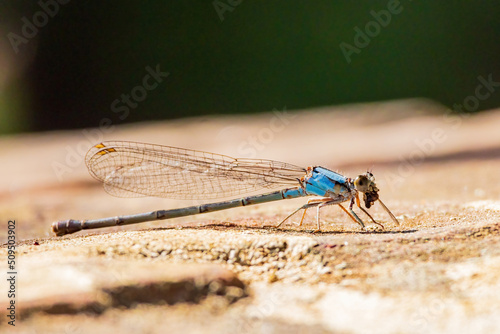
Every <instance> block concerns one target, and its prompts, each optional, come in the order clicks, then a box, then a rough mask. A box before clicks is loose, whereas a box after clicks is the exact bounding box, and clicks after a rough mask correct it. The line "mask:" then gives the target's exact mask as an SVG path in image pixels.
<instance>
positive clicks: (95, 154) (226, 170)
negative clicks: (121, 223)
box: [85, 141, 305, 199]
mask: <svg viewBox="0 0 500 334" xmlns="http://www.w3.org/2000/svg"><path fill="white" fill-rule="evenodd" d="M85 162H86V164H87V167H88V169H89V172H90V174H91V175H92V176H93V177H95V178H96V179H98V180H99V181H101V182H103V183H104V189H105V190H106V191H107V192H108V193H110V194H111V195H114V196H119V197H138V196H156V197H167V198H176V199H210V198H221V197H229V196H234V195H239V194H244V193H251V192H254V191H258V190H270V189H278V188H284V187H287V186H298V185H299V183H298V179H300V178H301V177H302V176H304V174H305V169H304V168H302V167H297V166H294V165H291V164H287V163H283V162H279V161H272V160H255V159H234V158H231V157H228V156H225V155H220V154H213V153H207V152H202V151H194V150H187V149H182V148H176V147H169V146H161V145H154V144H144V143H136V142H124V141H108V142H103V143H100V144H98V145H96V146H94V147H92V148H91V149H90V150H89V152H88V153H87V155H86V157H85Z"/></svg>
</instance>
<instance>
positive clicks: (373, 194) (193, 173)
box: [52, 141, 399, 236]
mask: <svg viewBox="0 0 500 334" xmlns="http://www.w3.org/2000/svg"><path fill="white" fill-rule="evenodd" d="M85 162H86V164H87V167H88V169H89V172H90V174H91V175H92V176H93V177H95V178H96V179H98V180H99V181H101V182H102V183H103V184H104V189H105V190H106V191H107V192H108V193H110V194H112V195H114V196H121V197H137V196H158V197H167V198H177V199H203V200H206V199H213V198H223V197H229V196H236V195H241V194H244V193H247V194H248V193H252V192H257V191H266V190H267V191H271V190H274V191H271V192H268V193H265V194H263V195H254V196H248V197H243V198H239V199H234V200H230V201H224V202H216V203H209V204H202V205H197V206H191V207H187V208H181V209H173V210H158V211H152V212H147V213H142V214H136V215H129V216H118V217H110V218H104V219H94V220H82V221H79V220H73V219H70V220H65V221H59V222H55V223H53V224H52V231H53V232H54V233H56V235H58V236H61V235H65V234H69V233H74V232H77V231H80V230H82V229H93V228H100V227H108V226H117V225H127V224H136V223H141V222H146V221H151V220H160V219H169V218H175V217H182V216H189V215H195V214H199V213H205V212H212V211H218V210H224V209H229V208H234V207H238V206H246V205H252V204H259V203H265V202H271V201H276V200H281V199H288V198H296V197H302V196H320V197H319V198H312V199H310V200H309V201H308V202H307V204H305V205H303V206H301V207H299V208H298V209H297V210H295V211H294V212H292V213H291V214H290V215H288V216H287V217H286V218H285V219H283V221H281V223H279V224H278V225H277V226H276V227H279V226H281V225H282V224H283V223H284V222H285V221H286V220H287V219H288V218H290V217H291V216H292V215H294V214H295V213H296V212H298V211H299V210H301V209H303V210H304V213H303V215H302V219H301V221H300V224H299V226H301V225H302V221H303V220H304V216H305V213H306V210H307V209H309V208H312V207H316V208H317V213H316V224H317V229H316V231H319V230H320V215H319V213H320V209H321V208H322V207H324V206H327V205H338V206H340V208H342V210H343V211H344V212H345V213H346V214H347V215H348V216H349V217H350V218H351V219H352V220H353V221H355V222H356V223H358V224H359V225H360V226H361V228H363V229H364V228H365V224H364V223H363V221H362V220H361V219H360V218H359V217H358V215H357V214H356V213H355V212H354V211H353V207H354V205H355V204H356V205H357V207H358V208H359V209H361V211H363V212H364V213H365V214H366V215H367V216H368V217H369V218H370V219H371V221H372V222H373V223H375V224H377V225H379V226H381V227H382V228H383V226H382V224H380V223H378V222H376V221H375V219H373V217H372V216H371V215H370V214H369V213H368V212H367V211H366V210H365V209H364V208H363V207H362V206H361V204H360V199H359V193H362V194H363V202H364V206H365V207H366V208H367V209H368V208H370V207H371V206H372V205H373V204H374V203H375V202H376V201H378V202H379V203H380V204H381V206H382V207H383V208H384V210H385V211H387V213H388V214H389V216H390V217H391V219H392V220H393V221H394V222H395V223H396V224H397V225H399V222H398V220H397V219H396V217H395V216H394V215H393V214H392V213H391V211H390V210H389V209H388V208H387V207H386V206H385V204H384V203H383V202H382V201H381V200H380V198H379V195H378V192H379V189H378V188H377V185H376V184H375V178H374V176H373V174H372V173H371V172H366V173H364V174H361V175H359V176H358V177H357V178H356V179H354V180H352V179H350V178H348V177H345V176H343V175H341V174H338V173H336V172H333V171H331V170H329V169H326V168H324V167H319V166H315V167H308V168H302V167H298V166H294V165H291V164H288V163H284V162H279V161H273V160H257V159H234V158H231V157H228V156H225V155H220V154H214V153H208V152H202V151H194V150H187V149H182V148H176V147H169V146H161V145H153V144H145V143H136V142H126V141H108V142H102V143H100V144H97V145H95V146H94V147H92V148H91V149H90V150H89V152H88V153H87V155H86V157H85ZM278 189H279V190H278ZM344 202H349V206H348V207H347V208H345V207H344V206H343V205H342V203H344Z"/></svg>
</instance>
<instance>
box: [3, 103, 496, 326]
mask: <svg viewBox="0 0 500 334" xmlns="http://www.w3.org/2000/svg"><path fill="white" fill-rule="evenodd" d="M442 113H443V111H442V110H440V109H439V106H437V105H434V104H429V103H427V102H425V101H418V100H414V101H397V102H393V103H387V104H375V105H359V106H349V107H345V108H338V109H335V110H333V109H332V110H330V109H324V110H313V111H308V112H304V113H297V114H294V113H289V114H286V113H281V114H279V115H277V114H276V113H274V114H273V113H270V114H263V115H260V116H254V117H250V116H246V117H243V118H237V117H234V118H210V119H203V120H202V119H193V120H184V121H176V122H165V123H152V124H141V125H134V126H122V127H116V128H115V129H114V130H113V131H112V132H111V133H107V134H102V133H99V132H91V133H92V136H93V137H94V138H95V139H96V140H97V141H99V140H101V139H123V140H137V141H144V142H154V143H163V144H167V145H173V146H180V147H187V148H197V149H202V150H207V151H213V152H218V153H223V154H228V155H232V156H242V157H249V158H253V157H261V158H272V159H277V160H282V161H286V162H290V163H294V164H297V165H304V166H307V165H311V164H313V165H314V164H317V165H324V166H326V167H329V168H331V169H334V170H340V171H342V172H343V173H344V174H346V175H349V176H355V175H356V174H358V173H361V172H363V171H364V170H366V168H371V169H372V170H373V173H374V174H375V176H376V178H377V180H378V187H379V188H380V189H381V191H380V194H381V198H382V199H383V200H384V202H385V203H386V204H387V206H388V207H389V208H391V210H392V211H393V212H394V214H395V215H396V216H397V217H398V219H399V220H400V222H401V225H400V226H395V225H394V223H392V222H391V221H390V219H389V217H388V216H387V215H386V213H385V212H384V211H383V210H382V209H381V208H380V206H378V205H375V206H374V207H373V208H371V209H370V212H371V213H372V214H373V216H374V217H375V219H376V220H377V221H379V222H381V223H383V224H384V226H385V229H383V230H382V229H380V228H377V227H376V226H374V225H369V228H368V229H367V231H360V229H359V226H358V225H356V224H355V223H353V222H352V221H350V220H349V219H348V217H346V216H345V214H344V213H343V212H342V211H341V210H339V209H338V208H335V207H326V208H323V209H322V214H321V218H322V231H321V232H319V233H313V232H312V231H313V230H314V228H315V210H310V212H309V211H308V213H307V215H306V220H305V221H304V225H303V226H302V227H298V221H299V220H300V213H298V214H297V215H296V216H294V217H292V219H291V220H290V221H288V222H287V223H286V224H284V225H282V227H281V228H280V229H276V228H275V227H274V226H275V225H276V223H277V222H278V221H280V219H282V218H284V217H285V216H286V215H287V214H288V213H289V212H291V211H293V209H294V208H296V207H298V206H300V205H301V204H303V203H304V202H305V199H297V200H287V201H280V202H275V203H268V204H263V205H258V206H249V207H244V208H238V209H231V210H226V211H221V212H216V213H211V214H205V215H198V216H193V217H184V218H178V219H174V220H170V221H163V222H152V223H145V224H141V225H134V226H127V227H119V228H108V229H102V230H90V231H82V232H79V233H76V234H72V235H68V236H65V237H61V238H57V237H53V236H51V234H50V223H51V222H52V221H54V220H61V219H68V218H76V219H81V218H98V217H107V216H115V215H118V214H132V213H139V212H143V211H150V210H154V209H168V208H176V207H181V206H188V205H192V204H193V202H186V201H184V202H183V201H173V200H165V199H155V198H141V199H123V198H113V197H111V196H109V195H107V194H106V193H105V192H104V191H103V190H102V188H101V187H100V185H99V184H98V183H97V182H96V181H94V180H93V179H92V178H91V177H90V176H89V175H88V174H87V172H86V169H85V166H84V165H83V162H82V160H79V158H78V157H80V159H81V158H82V157H83V155H84V153H85V152H84V151H85V149H84V148H87V147H90V146H91V145H92V144H94V142H90V141H89V140H88V139H87V137H88V135H85V134H84V133H83V132H82V131H74V132H65V133H47V134H39V135H21V136H16V137H10V138H3V139H1V140H0V141H1V146H0V147H1V148H2V149H1V150H0V157H1V160H2V165H1V166H0V168H1V170H2V173H0V189H2V191H1V192H0V198H1V199H2V200H1V202H0V217H1V218H2V221H4V222H5V224H4V225H3V226H5V227H4V228H3V229H2V230H0V237H1V238H2V240H3V241H4V242H5V241H6V236H7V227H6V226H7V221H8V220H9V219H15V220H16V236H17V240H18V247H17V250H18V254H17V259H16V261H17V268H16V269H17V272H18V285H17V292H18V298H17V299H16V303H17V315H18V317H20V319H19V318H18V322H17V326H16V328H15V329H13V328H11V327H10V326H8V325H7V323H6V321H5V320H2V322H1V323H0V331H1V332H4V331H10V332H16V333H35V332H36V333H56V332H57V333H88V332H96V333H100V332H111V331H113V332H120V333H137V332H149V333H164V332H182V333H235V332H237V333H240V332H242V333H261V332H269V333H277V332H291V333H428V332H442V333H471V332H474V333H493V332H498V331H500V322H499V321H498V314H499V313H500V247H499V246H498V245H499V240H500V235H499V234H500V219H499V214H500V173H498V171H499V170H500V132H499V131H498V124H500V111H492V112H486V113H482V114H480V115H477V116H473V117H465V116H460V115H459V116H453V117H450V116H446V117H444V116H443V115H442ZM276 124H281V125H283V126H282V127H277V126H276ZM101 137H102V138H101ZM78 151H82V152H80V153H78ZM61 166H63V167H61ZM361 217H364V216H362V215H361ZM0 254H1V255H2V258H4V259H5V258H6V255H7V247H6V245H4V246H2V248H1V249H0ZM4 263H5V262H4ZM2 268H4V272H7V269H6V267H5V264H4V265H3V267H2ZM0 287H1V289H2V291H7V289H8V287H7V285H6V284H5V281H4V280H2V283H1V284H0ZM7 302H8V299H7V296H6V293H3V292H2V293H1V294H0V309H2V310H5V307H4V306H5V305H7V304H6V303H7ZM2 312H3V311H2ZM2 318H3V319H5V317H4V316H2Z"/></svg>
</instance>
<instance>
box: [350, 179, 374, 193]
mask: <svg viewBox="0 0 500 334" xmlns="http://www.w3.org/2000/svg"><path fill="white" fill-rule="evenodd" d="M370 183H371V181H370V180H369V179H368V177H366V175H359V176H358V177H357V178H356V180H354V187H356V190H357V191H360V192H362V193H364V192H367V191H368V188H369V186H370Z"/></svg>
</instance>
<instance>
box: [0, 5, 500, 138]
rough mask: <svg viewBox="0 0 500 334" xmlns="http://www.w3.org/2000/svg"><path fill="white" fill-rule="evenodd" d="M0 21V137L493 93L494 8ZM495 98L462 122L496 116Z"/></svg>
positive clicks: (184, 8)
mask: <svg viewBox="0 0 500 334" xmlns="http://www.w3.org/2000/svg"><path fill="white" fill-rule="evenodd" d="M0 15H1V18H2V20H0V21H1V22H0V32H1V35H2V41H1V42H0V133H4V134H5V133H15V132H21V131H23V132H25V131H42V130H53V129H65V128H82V127H94V126H99V122H101V120H102V119H104V118H107V119H109V120H110V121H111V122H113V124H123V123H126V122H136V121H140V120H158V119H170V118H179V117H189V116H195V115H209V114H233V113H252V112H260V111H269V110H272V109H274V108H277V109H282V108H283V107H284V106H286V108H287V109H288V110H292V109H299V108H307V107H316V106H325V105H336V104H344V103H353V102H366V101H380V100H388V99H399V98H408V97H427V98H431V99H435V100H437V101H438V102H440V103H443V104H445V105H446V106H448V107H450V108H453V106H454V105H455V106H456V104H457V103H458V104H463V102H464V100H466V99H467V98H468V97H469V96H475V94H476V87H477V86H478V84H480V81H479V80H478V77H479V76H482V77H483V78H484V79H486V80H487V79H488V76H491V78H492V81H494V82H500V62H499V54H500V19H499V18H500V2H499V1H481V2H475V1H447V2H444V1H442V2H441V1H439V2H438V1H410V0H401V1H394V0H392V1H356V2H353V1H327V0H321V1H314V2H308V1H282V0H281V1H257V0H254V1H247V0H220V1H201V0H195V1H168V0H163V1H126V2H124V1H91V0H87V1H76V0H73V1H68V0H59V1H56V0H42V1H20V0H19V1H6V0H2V2H1V4H0ZM30 28H31V29H30ZM360 31H361V32H360ZM341 46H342V47H341ZM343 49H344V50H343ZM157 68H159V70H160V71H161V72H168V73H169V75H168V76H166V74H163V75H160V77H158V78H159V79H158V80H156V81H155V80H154V77H152V76H151V74H149V73H150V72H151V71H153V72H154V70H155V69H157ZM148 75H149V76H150V77H148ZM153 86H154V87H153ZM495 89H496V90H498V91H493V92H491V93H490V94H489V95H488V97H487V98H482V99H477V98H476V100H474V98H472V99H471V98H469V100H468V101H467V102H468V103H469V104H468V106H469V107H468V108H466V109H464V110H465V111H468V112H477V111H481V110H486V109H491V108H494V107H497V106H498V105H499V102H500V92H499V91H500V87H496V88H495ZM481 92H482V95H481V96H484V94H485V93H487V92H488V91H486V90H484V91H481ZM127 96H129V97H128V98H127ZM127 99H128V101H127ZM476 102H477V103H476ZM455 109H456V108H455Z"/></svg>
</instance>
